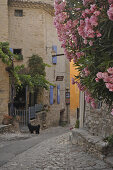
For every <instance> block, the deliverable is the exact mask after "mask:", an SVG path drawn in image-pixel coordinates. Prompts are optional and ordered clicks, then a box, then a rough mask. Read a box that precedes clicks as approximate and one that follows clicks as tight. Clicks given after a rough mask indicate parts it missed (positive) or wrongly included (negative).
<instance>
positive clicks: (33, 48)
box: [8, 0, 70, 126]
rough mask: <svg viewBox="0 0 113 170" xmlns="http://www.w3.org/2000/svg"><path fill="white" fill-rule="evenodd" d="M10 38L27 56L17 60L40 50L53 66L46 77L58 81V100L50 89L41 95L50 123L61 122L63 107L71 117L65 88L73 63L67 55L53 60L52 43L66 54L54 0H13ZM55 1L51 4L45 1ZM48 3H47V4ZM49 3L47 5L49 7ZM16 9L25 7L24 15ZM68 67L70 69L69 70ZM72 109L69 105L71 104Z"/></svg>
mask: <svg viewBox="0 0 113 170" xmlns="http://www.w3.org/2000/svg"><path fill="white" fill-rule="evenodd" d="M9 2H10V3H9V11H8V15H9V42H10V47H11V48H14V49H22V54H23V56H24V60H23V61H20V62H18V63H15V64H23V63H24V64H25V65H27V62H28V59H29V57H31V56H32V55H33V54H38V55H39V56H40V57H42V58H43V60H44V62H45V63H47V64H49V65H50V66H51V67H46V78H47V80H48V81H50V82H51V83H53V84H54V85H55V87H54V89H53V93H54V94H53V96H54V103H53V105H50V103H49V100H50V99H49V91H44V92H43V94H42V96H41V98H40V99H39V100H38V102H39V101H42V102H43V104H46V105H49V112H48V114H47V122H48V123H47V124H48V126H50V125H58V124H59V119H60V110H61V109H63V108H65V119H67V110H66V109H67V106H66V104H65V90H66V88H69V83H70V81H69V63H68V61H67V60H66V58H65V56H64V55H63V56H58V57H57V64H56V65H54V64H52V53H51V52H52V46H53V45H55V46H57V53H58V54H63V53H64V52H63V49H62V48H61V44H60V43H59V40H58V37H57V32H56V29H55V27H54V25H53V14H54V10H53V6H52V5H53V2H54V1H53V0H49V1H48V0H47V1H39V0H36V1H35V2H37V3H35V2H34V1H32V0H30V1H24V0H23V1H21V2H20V0H18V1H16V0H9ZM46 2H47V4H51V5H47V4H45V3H46ZM43 3H44V4H43ZM46 7H47V8H46ZM16 9H21V10H23V16H22V17H16V16H14V11H15V10H16ZM67 70H68V73H67ZM56 76H64V79H63V81H60V82H59V81H56ZM57 85H60V104H57ZM68 113H69V108H68Z"/></svg>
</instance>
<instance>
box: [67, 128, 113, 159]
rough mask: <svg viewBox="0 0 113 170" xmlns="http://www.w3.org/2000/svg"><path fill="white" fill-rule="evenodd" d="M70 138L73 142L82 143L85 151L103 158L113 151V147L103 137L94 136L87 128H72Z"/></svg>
mask: <svg viewBox="0 0 113 170" xmlns="http://www.w3.org/2000/svg"><path fill="white" fill-rule="evenodd" d="M70 140H71V142H72V144H78V145H80V146H81V147H83V149H84V150H85V151H87V152H88V153H91V154H94V155H96V156H97V157H98V158H99V159H102V160H103V159H104V158H105V157H106V156H107V155H108V154H109V153H110V152H113V149H112V148H110V147H109V145H108V143H107V142H104V141H103V139H102V138H101V137H98V136H93V135H91V134H90V133H89V132H88V131H87V130H85V129H72V133H71V136H70Z"/></svg>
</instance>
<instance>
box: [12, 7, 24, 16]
mask: <svg viewBox="0 0 113 170" xmlns="http://www.w3.org/2000/svg"><path fill="white" fill-rule="evenodd" d="M14 15H15V16H16V17H22V16H23V10H18V9H16V10H15V13H14Z"/></svg>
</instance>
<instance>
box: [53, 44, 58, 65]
mask: <svg viewBox="0 0 113 170" xmlns="http://www.w3.org/2000/svg"><path fill="white" fill-rule="evenodd" d="M52 50H54V51H55V52H56V54H57V46H56V45H53V46H52ZM52 63H53V64H57V56H54V57H52Z"/></svg>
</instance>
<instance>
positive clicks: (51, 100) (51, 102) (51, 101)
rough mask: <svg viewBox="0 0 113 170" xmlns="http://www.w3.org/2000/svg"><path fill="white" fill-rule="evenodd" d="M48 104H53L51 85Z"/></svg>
mask: <svg viewBox="0 0 113 170" xmlns="http://www.w3.org/2000/svg"><path fill="white" fill-rule="evenodd" d="M50 104H53V86H50Z"/></svg>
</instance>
